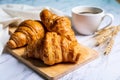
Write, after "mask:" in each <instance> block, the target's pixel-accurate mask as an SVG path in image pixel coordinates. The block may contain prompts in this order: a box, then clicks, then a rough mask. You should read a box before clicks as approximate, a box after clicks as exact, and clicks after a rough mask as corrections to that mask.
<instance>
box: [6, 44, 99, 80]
mask: <svg viewBox="0 0 120 80" xmlns="http://www.w3.org/2000/svg"><path fill="white" fill-rule="evenodd" d="M83 48H85V49H86V50H87V51H88V53H87V54H84V53H83V54H82V55H81V57H80V59H79V61H78V63H76V64H71V63H61V64H56V65H53V66H47V65H45V64H43V62H42V61H40V60H36V59H26V58H24V57H23V55H24V50H25V48H19V49H13V50H11V49H9V48H8V47H7V50H8V51H9V52H10V53H11V54H12V55H13V56H15V57H16V58H17V59H18V60H20V61H22V62H23V63H25V64H26V65H27V66H29V67H30V68H32V69H33V70H35V71H36V72H38V73H39V74H40V75H42V76H44V77H45V78H47V79H49V80H56V79H58V78H60V77H62V76H64V75H66V74H68V73H70V72H72V71H73V70H76V69H77V68H79V67H81V66H83V65H84V64H86V63H88V62H90V61H92V60H94V59H95V58H97V57H98V53H97V52H96V51H94V50H92V49H90V48H87V47H84V46H83Z"/></svg>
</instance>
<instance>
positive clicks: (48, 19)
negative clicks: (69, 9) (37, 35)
mask: <svg viewBox="0 0 120 80" xmlns="http://www.w3.org/2000/svg"><path fill="white" fill-rule="evenodd" d="M40 18H41V21H42V23H43V24H44V25H45V27H46V28H47V30H48V31H51V32H57V33H58V34H60V35H61V36H65V37H66V38H67V39H69V40H76V39H75V34H74V32H73V30H72V28H71V21H70V20H69V19H68V18H67V17H64V16H57V15H56V14H53V13H52V12H51V11H49V10H47V9H44V10H43V11H42V12H41V13H40Z"/></svg>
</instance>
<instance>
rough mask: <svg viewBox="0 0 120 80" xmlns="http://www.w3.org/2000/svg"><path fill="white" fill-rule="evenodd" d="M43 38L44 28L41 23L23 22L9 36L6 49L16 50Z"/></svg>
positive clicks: (33, 21)
mask: <svg viewBox="0 0 120 80" xmlns="http://www.w3.org/2000/svg"><path fill="white" fill-rule="evenodd" d="M43 37H44V28H43V25H42V24H41V22H39V21H35V20H25V21H23V22H22V23H21V24H20V25H19V26H18V28H17V30H16V31H15V32H14V33H13V34H12V35H11V37H10V39H9V41H8V42H7V45H8V47H10V48H18V47H22V46H25V45H28V44H31V43H33V42H35V41H37V40H40V39H42V38H43Z"/></svg>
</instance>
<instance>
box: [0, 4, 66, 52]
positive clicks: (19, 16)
mask: <svg viewBox="0 0 120 80" xmlns="http://www.w3.org/2000/svg"><path fill="white" fill-rule="evenodd" d="M45 8H47V9H49V10H50V11H52V12H54V13H55V14H57V15H59V16H63V15H64V16H67V15H65V14H64V13H63V12H61V11H59V10H57V9H54V8H50V7H32V6H28V5H17V4H7V5H0V54H2V51H3V49H4V46H5V44H6V42H7V41H8V39H9V34H8V25H9V24H10V23H13V22H16V21H17V22H21V21H23V20H26V19H35V20H40V17H39V14H40V11H41V10H43V9H45Z"/></svg>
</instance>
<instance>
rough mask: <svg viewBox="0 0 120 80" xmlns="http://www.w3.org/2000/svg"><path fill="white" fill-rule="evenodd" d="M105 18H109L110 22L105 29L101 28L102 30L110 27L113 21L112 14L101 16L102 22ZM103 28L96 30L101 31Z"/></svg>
mask: <svg viewBox="0 0 120 80" xmlns="http://www.w3.org/2000/svg"><path fill="white" fill-rule="evenodd" d="M107 16H108V17H110V22H109V23H108V24H107V25H106V26H105V27H103V28H104V29H105V28H106V27H108V26H110V25H111V24H112V22H113V20H114V16H113V15H112V14H110V13H106V14H105V15H104V16H103V18H102V21H103V19H105V17H107ZM103 28H100V29H98V31H99V30H101V29H103Z"/></svg>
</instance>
